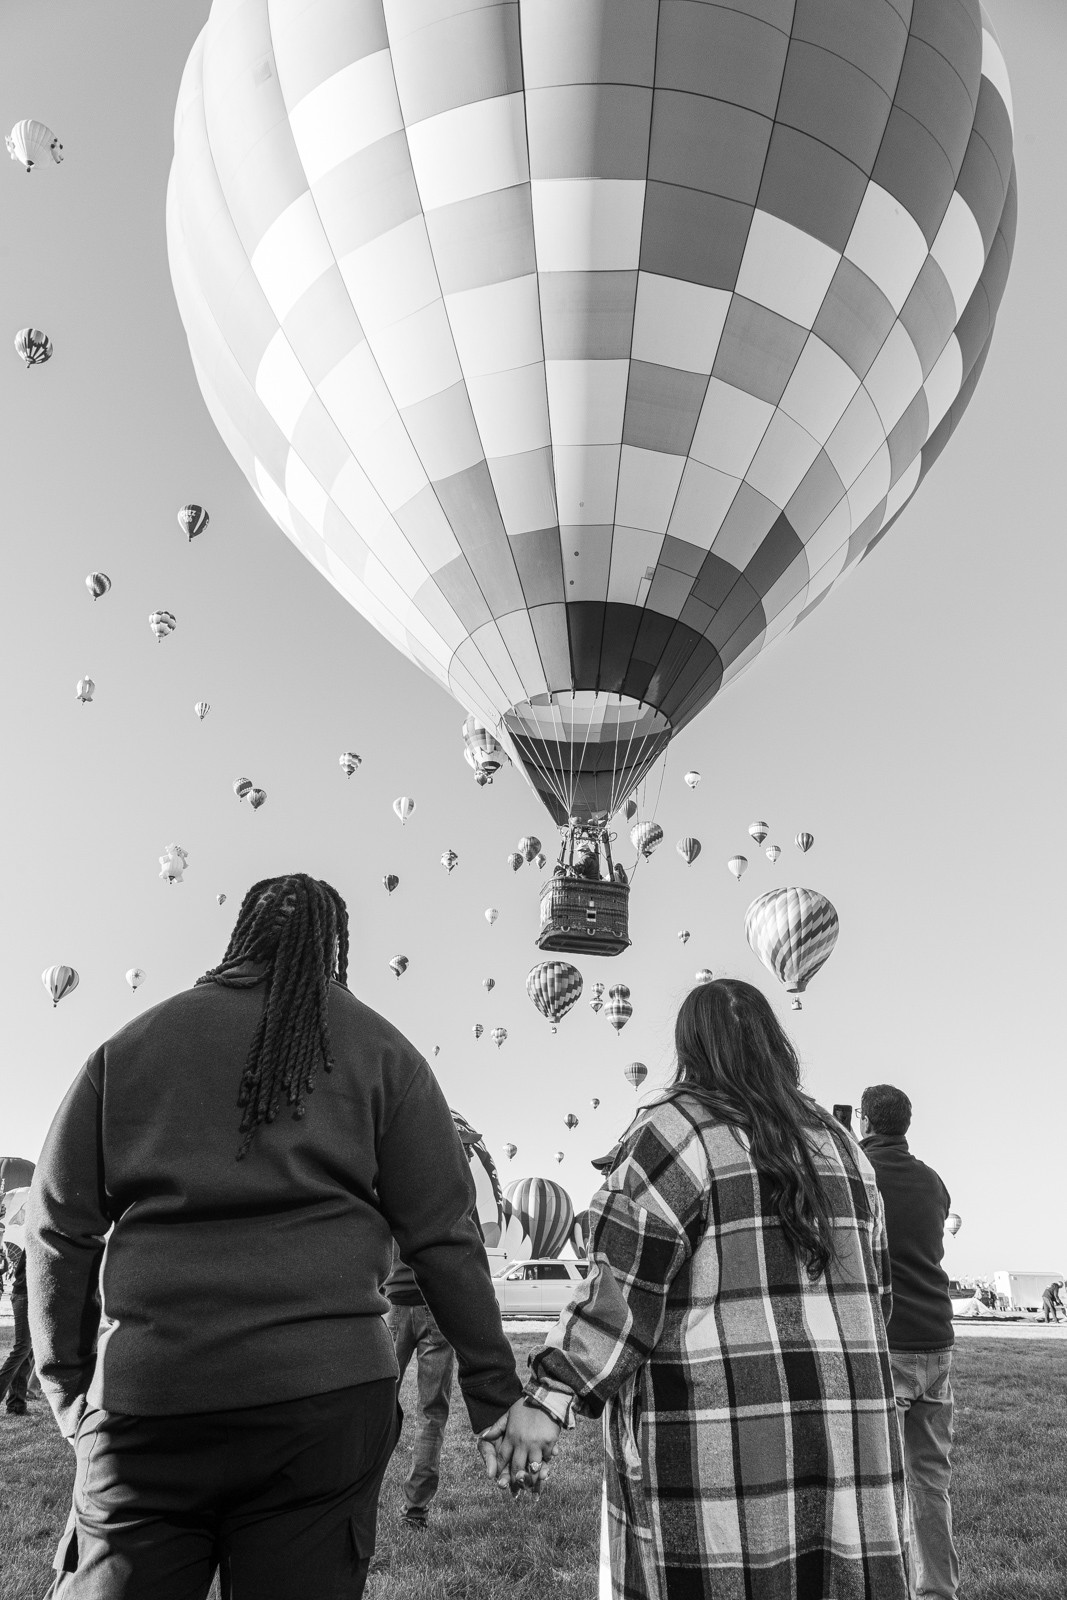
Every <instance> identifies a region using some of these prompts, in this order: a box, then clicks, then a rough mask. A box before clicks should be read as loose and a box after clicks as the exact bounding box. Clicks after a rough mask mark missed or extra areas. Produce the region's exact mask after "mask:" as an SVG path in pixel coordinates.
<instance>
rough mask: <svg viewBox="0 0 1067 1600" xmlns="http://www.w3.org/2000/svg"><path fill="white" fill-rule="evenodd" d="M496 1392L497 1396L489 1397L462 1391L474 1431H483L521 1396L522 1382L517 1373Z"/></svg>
mask: <svg viewBox="0 0 1067 1600" xmlns="http://www.w3.org/2000/svg"><path fill="white" fill-rule="evenodd" d="M496 1394H497V1396H498V1397H499V1398H492V1399H490V1398H488V1397H487V1396H485V1395H483V1394H469V1393H467V1392H466V1391H465V1392H464V1395H463V1401H464V1404H465V1405H466V1407H467V1415H468V1417H469V1418H470V1423H471V1427H472V1428H473V1429H474V1431H475V1433H484V1432H485V1430H486V1428H491V1427H492V1426H493V1423H494V1422H499V1421H500V1418H501V1417H502V1416H504V1414H505V1412H508V1411H510V1410H511V1408H512V1406H513V1405H514V1404H515V1402H516V1400H518V1399H519V1398H520V1397H521V1395H522V1384H521V1383H520V1382H519V1375H518V1373H515V1374H513V1376H512V1377H511V1378H510V1379H508V1380H506V1381H505V1382H503V1383H501V1385H500V1387H499V1388H498V1389H497V1391H496Z"/></svg>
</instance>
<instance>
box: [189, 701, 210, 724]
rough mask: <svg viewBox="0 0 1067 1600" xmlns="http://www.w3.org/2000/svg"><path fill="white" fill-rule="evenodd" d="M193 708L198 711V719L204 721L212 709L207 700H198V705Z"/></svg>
mask: <svg viewBox="0 0 1067 1600" xmlns="http://www.w3.org/2000/svg"><path fill="white" fill-rule="evenodd" d="M193 710H194V711H195V712H196V715H197V717H198V719H199V720H200V721H201V722H203V720H204V718H205V717H206V716H207V714H208V712H209V711H210V710H211V707H210V705H209V704H208V702H207V701H206V700H198V701H197V702H196V705H195V706H194V707H193Z"/></svg>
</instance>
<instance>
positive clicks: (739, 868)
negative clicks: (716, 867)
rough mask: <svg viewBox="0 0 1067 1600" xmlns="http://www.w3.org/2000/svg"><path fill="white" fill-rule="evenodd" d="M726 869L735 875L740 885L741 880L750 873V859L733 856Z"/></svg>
mask: <svg viewBox="0 0 1067 1600" xmlns="http://www.w3.org/2000/svg"><path fill="white" fill-rule="evenodd" d="M726 867H727V870H728V871H729V872H732V873H733V875H734V877H735V878H736V879H737V881H738V883H740V882H741V879H742V878H743V877H744V875H745V873H746V872H747V871H748V858H747V856H731V857H730V859H729V861H728V862H727V863H726Z"/></svg>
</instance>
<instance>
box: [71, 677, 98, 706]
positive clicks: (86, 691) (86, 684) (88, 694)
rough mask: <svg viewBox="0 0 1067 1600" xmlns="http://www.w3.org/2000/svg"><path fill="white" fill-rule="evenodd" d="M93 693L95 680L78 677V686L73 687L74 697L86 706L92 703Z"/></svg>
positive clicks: (94, 691)
mask: <svg viewBox="0 0 1067 1600" xmlns="http://www.w3.org/2000/svg"><path fill="white" fill-rule="evenodd" d="M95 693H96V684H95V682H94V681H93V679H92V678H79V679H78V686H77V688H76V689H75V691H74V694H75V698H76V699H78V700H80V701H81V703H82V705H83V706H88V705H91V704H92V700H93V695H94V694H95Z"/></svg>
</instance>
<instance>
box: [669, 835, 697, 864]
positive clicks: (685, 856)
mask: <svg viewBox="0 0 1067 1600" xmlns="http://www.w3.org/2000/svg"><path fill="white" fill-rule="evenodd" d="M675 848H676V849H677V851H678V854H679V855H680V856H681V858H682V860H683V861H684V862H685V864H686V866H687V867H691V866H692V865H693V862H694V861H695V860H696V858H697V856H698V855H699V854H700V840H699V839H692V838H690V837H689V836H688V835H687V836H686V837H685V838H684V839H679V840H678V843H677V845H676V846H675Z"/></svg>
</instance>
